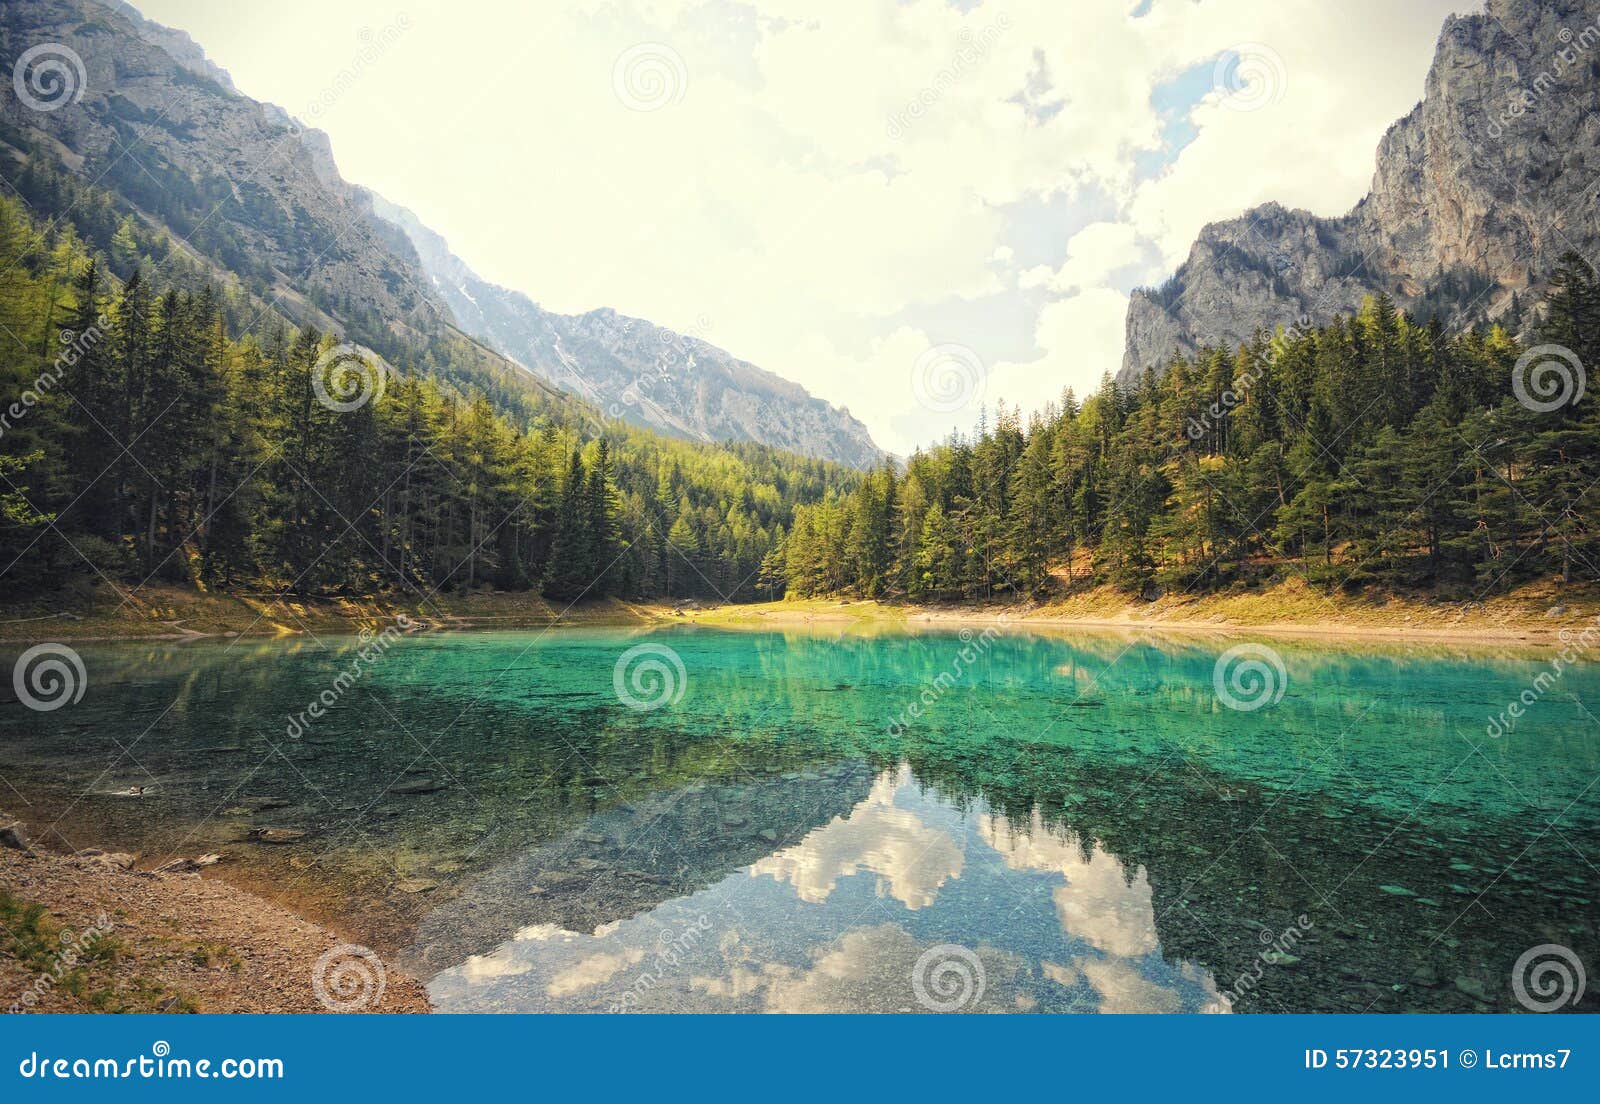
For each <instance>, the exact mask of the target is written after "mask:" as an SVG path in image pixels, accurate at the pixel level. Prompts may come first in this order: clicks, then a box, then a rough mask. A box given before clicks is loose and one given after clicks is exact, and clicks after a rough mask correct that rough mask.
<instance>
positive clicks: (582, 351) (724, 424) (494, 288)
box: [373, 196, 883, 467]
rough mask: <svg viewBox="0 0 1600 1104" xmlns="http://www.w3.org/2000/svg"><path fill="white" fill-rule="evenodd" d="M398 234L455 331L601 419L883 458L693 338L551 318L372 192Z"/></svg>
mask: <svg viewBox="0 0 1600 1104" xmlns="http://www.w3.org/2000/svg"><path fill="white" fill-rule="evenodd" d="M373 203H374V209H375V210H376V212H377V214H378V215H379V216H380V217H381V218H383V219H385V220H387V221H389V222H391V223H393V224H394V225H395V226H397V227H399V228H401V229H402V230H404V232H405V234H406V235H407V237H408V238H409V240H410V242H411V244H412V245H413V246H414V247H415V249H416V251H417V253H418V255H419V256H420V257H421V258H422V264H423V267H424V269H425V270H426V271H427V273H428V277H429V279H430V281H431V282H432V284H433V287H434V288H435V289H437V291H438V292H439V294H440V295H441V296H442V297H443V298H444V300H445V301H446V302H447V303H448V304H449V306H450V309H451V310H452V311H453V312H454V313H455V316H456V318H457V319H458V320H459V322H460V324H461V327H462V329H464V330H465V331H466V332H467V333H469V334H471V335H472V336H474V337H476V338H478V339H479V340H481V341H483V342H485V343H487V344H488V345H490V346H491V347H493V348H495V349H498V350H499V351H500V352H502V353H504V354H506V355H507V356H509V357H511V358H512V359H513V360H515V361H517V362H518V363H519V364H522V365H524V366H525V367H527V368H528V369H530V370H531V371H533V372H536V373H538V374H539V375H540V376H542V377H544V378H545V379H547V380H549V381H550V382H551V383H554V384H555V385H556V386H557V387H560V388H562V389H563V390H566V391H569V392H571V393H573V394H575V395H578V396H580V397H582V398H585V399H588V400H589V401H590V402H591V403H593V404H594V405H595V406H597V407H599V408H600V409H601V411H602V412H603V413H604V415H605V416H606V417H607V418H620V419H623V420H625V421H628V422H632V423H633V424H635V425H640V426H644V427H646V428H649V429H656V430H660V431H662V432H666V433H672V434H677V435H680V436H684V437H689V438H693V439H695V440H702V441H756V442H760V443H762V444H767V445H774V446H776V447H778V448H784V449H789V450H791V451H793V452H798V453H801V454H802V455H806V456H816V457H820V458H822V459H827V460H837V461H839V462H841V463H844V464H849V465H851V466H853V467H869V466H871V465H873V464H875V463H877V462H878V461H879V460H881V459H882V457H883V453H882V452H880V451H879V449H878V447H877V446H876V445H875V444H873V441H872V437H871V435H870V434H869V433H868V432H867V428H866V426H864V425H862V424H861V423H860V422H858V421H857V420H856V419H855V418H853V417H851V416H850V412H849V411H848V410H844V409H841V408H837V407H834V406H832V405H830V404H829V403H827V402H825V401H823V400H822V399H819V398H816V397H815V396H813V395H811V394H809V393H808V392H807V391H806V390H805V388H803V387H801V386H800V385H799V384H796V383H792V382H790V381H789V380H786V379H782V378H781V377H779V376H775V375H773V374H772V373H771V372H767V371H764V370H762V369H760V368H757V367H756V366H755V365H753V364H750V363H748V362H746V361H742V360H739V359H737V358H735V357H733V356H731V355H729V354H728V353H726V352H724V351H723V350H721V349H719V348H717V347H716V346H714V345H711V344H709V343H707V342H706V341H703V340H701V339H700V338H699V337H695V336H690V335H685V334H679V333H675V332H673V331H671V330H667V329H663V328H662V327H660V326H656V325H653V324H652V323H650V322H646V321H643V320H641V319H638V318H629V317H627V316H626V315H621V314H618V313H616V312H615V311H612V310H595V311H590V312H588V313H587V314H581V315H564V314H555V313H553V312H551V311H547V310H544V309H542V308H541V307H540V306H539V305H538V304H536V303H534V302H533V301H532V300H530V299H529V298H528V297H527V296H525V295H523V294H521V293H520V292H516V291H511V290H509V289H507V288H503V287H500V286H498V285H496V284H491V283H489V282H488V281H487V280H484V279H482V278H481V277H479V276H478V275H477V274H476V273H475V272H473V271H472V269H470V268H468V267H467V265H466V264H465V263H464V262H462V261H461V259H460V258H459V257H457V256H456V255H455V254H454V253H452V252H451V251H450V247H449V245H448V244H447V243H446V242H445V240H444V239H443V238H442V237H440V236H439V235H438V234H436V233H434V232H433V231H432V230H429V229H428V228H427V227H426V226H424V225H423V224H422V223H421V222H420V221H419V220H418V219H417V217H416V216H415V215H413V214H412V213H411V212H410V211H407V210H404V209H403V208H399V207H396V206H394V205H393V204H390V203H387V202H385V201H384V200H383V199H381V198H380V197H377V196H373Z"/></svg>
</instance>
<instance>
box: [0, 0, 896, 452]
mask: <svg viewBox="0 0 1600 1104" xmlns="http://www.w3.org/2000/svg"><path fill="white" fill-rule="evenodd" d="M36 47H40V48H44V49H45V50H46V57H47V58H53V59H54V60H56V61H57V62H59V63H60V66H59V68H58V69H57V70H56V72H55V73H54V74H51V75H52V76H61V77H62V78H64V81H63V83H62V84H61V85H60V86H59V87H55V88H53V87H52V86H51V85H49V84H48V83H46V84H41V85H40V86H39V88H38V89H37V95H36V96H34V97H33V98H34V100H35V102H34V103H29V102H27V101H26V100H24V99H23V98H22V97H21V96H14V95H11V94H9V90H8V93H7V94H5V95H0V167H3V169H4V172H5V175H6V177H7V178H8V180H9V179H10V178H11V177H12V176H13V173H14V172H15V174H16V175H17V176H18V177H19V178H20V177H21V176H22V175H24V174H25V173H27V172H32V173H34V174H35V176H36V177H37V176H38V175H40V174H43V173H48V172H56V173H58V174H61V176H62V178H63V179H62V180H60V181H45V182H43V183H41V182H40V181H39V180H38V179H35V180H33V182H32V191H33V198H34V201H35V202H36V204H37V200H38V199H39V197H40V196H41V195H48V196H53V197H59V196H62V195H64V194H65V193H66V192H67V191H70V190H72V189H75V188H77V189H79V190H81V188H80V185H82V184H85V183H87V184H89V185H91V187H93V188H97V189H101V190H104V191H106V192H109V193H111V194H112V195H113V196H114V197H115V199H116V200H117V206H118V207H119V208H120V209H122V210H131V211H132V212H134V213H135V214H136V216H137V219H138V221H140V222H142V223H144V224H146V225H147V226H149V227H151V228H152V229H153V230H156V231H159V232H162V233H164V234H165V235H166V236H169V237H170V238H171V239H173V240H175V241H176V242H177V243H178V245H177V248H176V249H174V250H173V253H175V254H177V256H175V257H173V258H172V260H171V262H170V263H168V262H163V267H166V268H169V269H177V268H184V267H186V266H187V267H188V268H190V269H193V270H194V271H195V272H196V274H197V278H199V279H203V280H207V281H212V282H215V283H218V284H220V285H222V286H224V287H225V288H229V289H231V290H232V291H233V292H234V293H236V294H237V295H238V296H241V297H244V298H246V299H248V301H249V302H250V303H251V304H252V305H254V306H258V307H259V308H261V310H265V309H268V308H270V310H271V311H272V312H274V313H276V314H281V315H282V316H284V317H286V318H288V319H289V320H290V321H292V322H294V323H296V324H299V325H310V326H315V327H317V328H318V329H321V330H324V331H331V332H334V333H337V334H339V335H340V336H341V337H342V338H343V339H345V340H349V341H351V342H355V343H358V344H361V345H363V346H367V347H370V348H371V349H374V350H376V351H378V352H379V353H381V354H382V355H384V356H385V357H387V358H389V359H390V360H393V361H395V362H396V363H410V364H413V365H415V366H417V367H418V368H419V369H421V370H424V371H427V372H430V373H432V374H434V375H436V376H439V377H440V378H442V379H445V380H447V381H449V382H452V383H454V384H457V385H459V386H461V387H464V388H467V389H477V390H483V391H485V392H486V393H488V394H489V395H490V397H491V398H493V399H495V401H497V402H499V403H500V404H501V405H502V406H508V407H523V408H526V405H527V403H528V402H530V401H535V402H536V401H546V400H547V399H548V397H549V395H550V394H551V393H553V392H554V388H553V387H552V386H551V383H552V382H553V383H554V384H555V385H556V386H557V387H560V388H561V389H562V390H564V391H566V392H569V393H571V394H575V395H577V396H579V397H582V398H586V399H589V400H590V401H591V402H593V403H595V404H596V405H599V406H600V407H601V408H602V410H603V411H604V412H605V414H606V415H608V416H613V417H621V418H624V419H626V420H628V421H630V422H633V423H635V424H638V425H642V426H646V427H653V428H657V429H661V430H666V431H668V432H672V433H674V434H678V435H681V436H685V437H689V438H692V439H695V440H701V441H729V442H736V441H754V442H758V443H762V444H768V445H773V446H776V447H782V448H787V449H792V450H794V451H796V452H800V453H803V454H805V455H808V456H813V457H817V458H821V459H833V460H839V461H842V462H845V463H849V464H853V465H856V466H867V465H870V464H872V463H875V462H876V461H877V460H878V459H879V457H880V456H881V454H880V453H879V452H878V450H877V448H876V447H875V446H874V445H873V444H872V441H871V438H870V437H869V436H868V434H867V431H866V429H865V427H863V426H862V425H861V424H860V423H859V422H857V421H856V420H855V419H853V418H851V417H850V416H849V414H848V413H847V412H844V411H840V410H835V409H834V408H833V407H831V406H829V405H828V404H827V403H824V402H822V401H821V400H818V399H815V398H813V397H812V396H810V395H808V394H807V393H806V392H805V390H804V389H803V388H801V387H799V386H798V385H796V384H793V383H789V382H787V381H785V380H782V379H780V378H778V377H777V376H774V375H771V374H770V373H767V372H763V371H761V370H760V369H758V368H756V367H755V366H753V365H749V364H746V363H744V362H742V361H738V360H735V359H734V358H732V357H730V356H729V355H728V354H726V353H724V352H722V351H721V350H718V349H716V348H714V347H712V346H710V345H707V344H706V343H704V342H702V341H699V340H697V339H694V338H688V337H681V336H679V335H676V334H672V333H671V332H670V331H665V330H661V329H659V328H657V327H654V326H651V325H650V324H648V323H644V322H638V321H635V320H632V319H624V318H620V317H619V316H617V315H615V314H613V313H611V312H609V311H597V312H593V313H591V314H588V315H583V316H581V317H578V318H565V317H563V316H559V315H554V314H549V313H547V312H544V311H541V310H540V309H539V308H538V307H536V306H535V305H534V304H533V303H532V302H530V301H529V300H527V299H526V298H525V297H523V296H521V295H519V294H517V293H515V292H511V291H507V290H505V289H502V288H496V287H494V286H493V285H490V284H487V283H485V282H484V281H482V280H479V279H478V278H477V277H476V276H475V275H473V274H472V273H471V271H470V270H469V269H467V268H466V266H465V265H463V264H461V262H460V261H459V260H457V259H456V258H454V257H453V256H452V255H451V254H450V253H449V250H448V248H446V247H445V245H444V242H443V240H442V239H440V238H439V237H438V235H436V234H433V233H432V232H431V231H428V230H427V228H426V227H423V226H421V224H420V223H417V222H416V220H415V219H411V220H408V224H407V225H405V226H403V227H402V226H398V225H397V224H396V223H395V222H393V221H390V220H389V219H388V218H381V217H379V215H378V213H377V211H378V209H379V208H381V209H382V210H383V211H384V212H386V213H388V214H391V215H396V216H397V217H398V209H397V208H394V207H392V206H391V205H389V204H387V203H385V202H384V201H382V200H381V199H379V198H378V197H376V196H374V195H373V194H372V193H370V192H368V191H367V190H365V189H363V188H360V187H358V186H356V185H353V184H351V183H349V182H347V181H346V180H344V178H343V177H342V176H341V175H340V173H339V170H338V167H337V165H336V163H335V161H334V158H333V151H332V147H331V145H330V144H329V141H328V138H327V135H325V134H323V133H322V132H321V131H318V130H315V129H312V128H309V127H306V126H304V125H302V124H301V123H300V122H299V121H298V120H296V119H294V118H293V117H292V116H290V115H289V114H288V113H287V112H286V111H284V110H283V109H282V108H279V107H276V106H274V105H272V104H264V103H259V102H257V101H255V100H253V99H251V98H249V97H248V96H245V95H243V94H241V93H240V92H239V91H238V90H237V89H236V88H235V87H234V85H233V82H232V80H231V79H230V78H229V76H228V74H227V73H226V72H225V71H223V70H222V69H221V68H219V67H218V66H216V65H215V64H214V63H213V62H211V61H209V60H208V59H207V58H206V56H205V54H204V52H203V51H202V50H201V48H200V47H199V46H198V45H197V44H196V43H195V42H194V41H193V40H192V39H191V38H190V37H189V36H188V35H186V34H184V33H183V32H181V31H175V30H172V29H170V28H166V27H163V26H161V25H159V24H156V23H153V22H151V21H149V20H147V19H144V18H143V17H142V16H140V15H139V13H138V12H137V11H136V10H134V9H133V8H132V7H130V6H129V5H127V4H126V3H122V2H121V0H108V2H107V4H105V5H102V4H101V3H97V2H95V0H6V2H5V3H4V4H3V5H0V66H3V71H4V72H5V73H6V74H7V75H8V76H9V75H10V74H12V73H13V71H14V69H15V67H16V65H17V62H18V59H19V58H20V57H21V55H22V54H23V53H24V52H25V51H27V50H29V49H33V48H36ZM23 183H24V185H27V184H28V182H27V181H23ZM66 205H67V204H66V201H65V200H64V201H63V202H62V207H63V208H65V207H66ZM48 207H49V204H46V205H45V207H44V208H42V209H43V210H44V212H45V213H46V214H49V215H57V214H62V213H64V211H55V210H49V209H48ZM414 242H423V243H424V244H425V245H426V247H427V249H428V251H429V260H430V261H431V262H433V263H430V264H428V265H425V264H424V260H423V258H422V257H421V256H419V255H418V249H417V247H416V246H415V245H414V244H413V243H414ZM441 265H443V266H444V267H443V269H442V270H441V268H440V266H441ZM441 271H442V273H443V274H442V275H441ZM163 275H164V276H167V277H170V276H171V275H172V273H171V272H166V273H163ZM463 289H466V290H463ZM474 298H476V299H477V300H478V301H479V302H480V303H482V304H484V306H483V308H482V309H479V308H478V307H477V306H476V305H475V304H474V303H473V299H474ZM458 309H459V310H460V311H461V312H462V313H461V316H460V322H458V315H457V310H458ZM259 313H261V311H258V310H256V309H252V310H248V311H245V312H244V315H245V317H244V318H243V319H241V321H246V320H248V319H249V318H250V317H251V316H259ZM663 348H671V349H674V350H681V356H680V365H679V366H677V367H674V368H670V369H663V367H662V365H661V362H662V358H661V356H660V355H659V350H661V349H663ZM639 394H643V396H644V398H643V399H642V400H638V399H635V400H634V401H630V396H637V395H639ZM563 401H570V400H563Z"/></svg>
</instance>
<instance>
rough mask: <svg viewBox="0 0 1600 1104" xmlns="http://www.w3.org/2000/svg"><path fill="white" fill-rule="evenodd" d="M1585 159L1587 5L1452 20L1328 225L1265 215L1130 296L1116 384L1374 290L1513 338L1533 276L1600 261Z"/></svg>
mask: <svg viewBox="0 0 1600 1104" xmlns="http://www.w3.org/2000/svg"><path fill="white" fill-rule="evenodd" d="M1530 103H1531V106H1529V105H1530ZM1597 148H1600V0H1489V4H1488V7H1487V9H1486V11H1485V12H1483V13H1481V14H1475V15H1464V16H1463V15H1453V16H1451V17H1450V18H1449V19H1447V20H1446V22H1445V24H1444V27H1443V29H1442V31H1441V32H1440V35H1439V39H1438V44H1437V47H1436V49H1435V53H1434V59H1433V63H1432V65H1431V66H1430V68H1429V72H1428V76H1427V79H1426V83H1425V90H1424V94H1423V97H1422V99H1421V101H1420V102H1419V103H1418V104H1417V105H1416V106H1415V107H1414V108H1412V110H1411V111H1409V112H1407V113H1406V114H1405V115H1404V116H1402V117H1401V118H1400V119H1399V120H1397V121H1396V122H1395V123H1394V124H1393V125H1391V126H1390V128H1389V129H1388V131H1387V132H1386V133H1385V134H1384V136H1383V138H1382V139H1381V140H1380V141H1379V143H1378V148H1377V156H1376V166H1375V171H1374V174H1373V181H1372V185H1371V187H1370V188H1369V190H1368V192H1367V194H1366V195H1365V196H1364V197H1363V198H1362V199H1361V200H1360V201H1359V202H1358V203H1357V204H1356V205H1355V206H1354V207H1353V208H1351V210H1350V211H1349V212H1347V213H1346V214H1344V215H1341V216H1338V217H1336V218H1327V217H1322V216H1317V215H1314V214H1312V213H1310V212H1308V211H1304V210H1290V209H1288V208H1285V207H1283V206H1282V205H1281V204H1278V203H1266V204H1262V205H1260V206H1258V207H1255V208H1253V209H1251V210H1249V211H1247V212H1245V213H1244V214H1243V215H1241V216H1239V217H1238V218H1234V219H1228V220H1223V221H1220V222H1214V223H1210V224H1208V225H1207V226H1206V227H1204V228H1203V229H1202V230H1201V232H1200V234H1199V235H1198V236H1197V238H1196V240H1195V243H1194V245H1193V246H1192V248H1191V250H1190V253H1189V256H1188V258H1187V259H1186V260H1185V261H1184V262H1183V263H1182V264H1181V265H1180V266H1179V267H1178V269H1177V271H1176V272H1175V273H1174V274H1173V276H1172V278H1171V279H1170V280H1169V281H1168V282H1167V284H1165V285H1163V286H1162V287H1160V288H1153V289H1152V288H1142V289H1139V290H1136V291H1135V292H1134V294H1133V296H1132V299H1131V301H1130V302H1129V305H1128V313H1127V319H1126V345H1125V351H1124V356H1123V363H1122V368H1121V371H1120V373H1119V375H1118V379H1119V381H1120V382H1121V383H1123V384H1124V385H1127V384H1131V383H1132V382H1133V381H1134V380H1135V379H1136V378H1137V377H1138V376H1139V374H1141V373H1142V372H1143V371H1144V370H1146V369H1151V368H1154V369H1158V370H1159V369H1160V368H1161V367H1162V366H1163V365H1164V364H1165V363H1166V361H1167V360H1168V359H1170V358H1171V356H1172V355H1173V354H1174V353H1178V354H1183V355H1188V354H1192V353H1194V352H1196V351H1197V350H1198V349H1199V348H1201V347H1202V346H1205V345H1223V346H1230V347H1231V346H1235V345H1239V344H1243V343H1245V342H1247V341H1249V340H1250V338H1251V336H1252V335H1253V334H1254V333H1255V332H1256V331H1258V330H1267V331H1271V330H1272V329H1273V328H1274V327H1276V326H1278V325H1280V324H1283V323H1285V322H1286V321H1290V320H1295V319H1303V320H1305V321H1306V322H1309V323H1312V324H1316V323H1321V322H1326V321H1327V320H1329V319H1330V318H1332V317H1333V316H1334V315H1336V314H1341V313H1349V312H1351V311H1353V310H1355V309H1357V308H1358V307H1359V306H1360V305H1361V303H1362V301H1363V300H1364V299H1365V298H1366V297H1367V296H1369V295H1373V294H1376V293H1380V292H1382V293H1384V294H1387V295H1389V296H1390V297H1391V298H1392V299H1393V300H1394V301H1395V302H1396V304H1397V305H1398V306H1400V307H1402V308H1404V309H1406V310H1409V311H1411V312H1412V313H1413V314H1415V315H1417V316H1418V317H1421V318H1427V317H1437V318H1438V319H1439V320H1440V322H1441V323H1442V324H1444V326H1445V327H1446V328H1447V329H1451V330H1458V329H1461V328H1464V327H1466V326H1469V325H1472V324H1475V323H1477V322H1481V321H1486V320H1487V321H1506V322H1509V323H1510V324H1511V325H1512V327H1513V328H1519V327H1520V325H1521V322H1522V319H1521V318H1519V317H1518V312H1519V310H1520V308H1521V307H1522V306H1523V305H1525V304H1526V303H1527V301H1528V300H1529V299H1530V298H1533V297H1536V296H1537V295H1539V294H1540V293H1541V292H1542V291H1543V290H1544V288H1543V286H1542V285H1541V284H1540V282H1539V280H1540V277H1539V276H1536V275H1534V274H1536V273H1547V272H1549V271H1551V270H1553V269H1554V268H1555V264H1556V261H1557V260H1558V258H1559V257H1560V255H1561V254H1563V253H1565V252H1567V251H1568V250H1574V251H1577V252H1580V253H1587V254H1588V255H1590V256H1593V255H1594V254H1595V251H1596V247H1597V246H1600V228H1597V227H1596V224H1595V221H1594V216H1593V207H1592V205H1593V197H1592V195H1588V196H1587V201H1586V202H1585V197H1586V195H1587V189H1588V187H1589V185H1591V184H1592V183H1593V182H1594V178H1595V175H1596V174H1597V173H1600V154H1597V152H1596V151H1597ZM1519 179H1527V180H1530V181H1531V182H1532V184H1533V187H1532V188H1519V187H1518V186H1517V184H1516V181H1517V180H1519Z"/></svg>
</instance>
